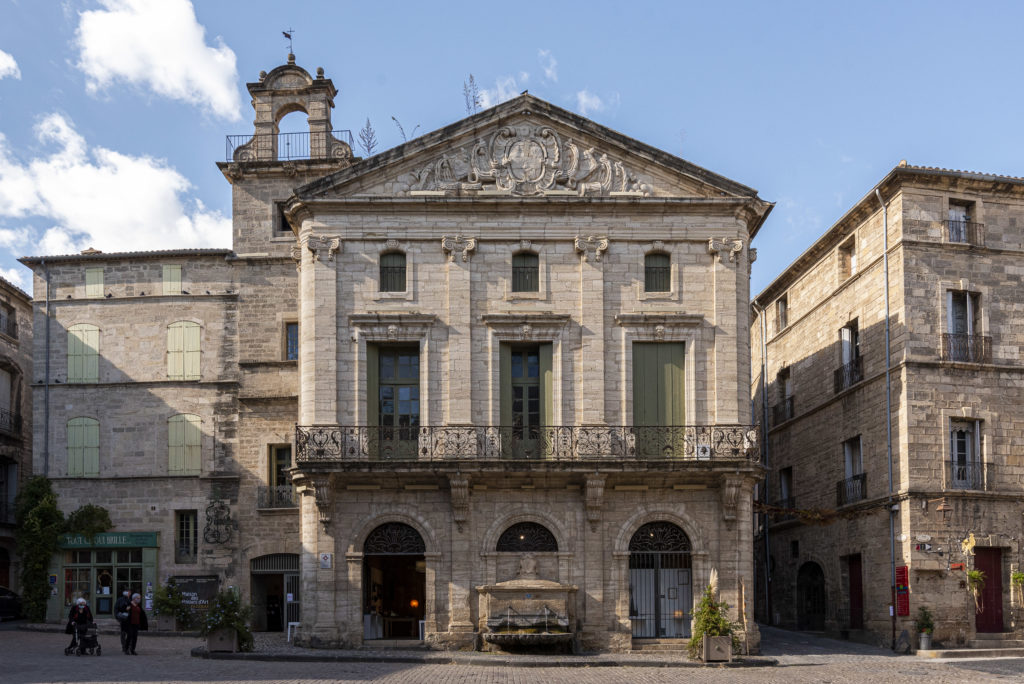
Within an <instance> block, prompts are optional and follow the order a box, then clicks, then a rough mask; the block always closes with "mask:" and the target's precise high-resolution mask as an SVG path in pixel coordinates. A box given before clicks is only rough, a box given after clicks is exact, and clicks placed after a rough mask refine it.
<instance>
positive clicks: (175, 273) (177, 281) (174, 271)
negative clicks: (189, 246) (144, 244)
mask: <svg viewBox="0 0 1024 684" xmlns="http://www.w3.org/2000/svg"><path fill="white" fill-rule="evenodd" d="M164 294H165V295H176V294H181V266H164Z"/></svg>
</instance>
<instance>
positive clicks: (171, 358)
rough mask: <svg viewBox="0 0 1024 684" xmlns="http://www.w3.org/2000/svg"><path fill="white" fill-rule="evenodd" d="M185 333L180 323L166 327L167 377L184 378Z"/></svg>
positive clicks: (173, 378)
mask: <svg viewBox="0 0 1024 684" xmlns="http://www.w3.org/2000/svg"><path fill="white" fill-rule="evenodd" d="M184 352H185V331H184V325H183V322H182V321H178V322H177V323H171V324H170V325H169V326H167V377H168V378H170V379H171V380H183V379H184V378H185V353H184Z"/></svg>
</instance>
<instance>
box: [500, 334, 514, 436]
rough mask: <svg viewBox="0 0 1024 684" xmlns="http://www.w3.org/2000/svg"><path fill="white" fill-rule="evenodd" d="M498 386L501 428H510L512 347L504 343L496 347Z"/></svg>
mask: <svg viewBox="0 0 1024 684" xmlns="http://www.w3.org/2000/svg"><path fill="white" fill-rule="evenodd" d="M498 357H499V359H498V386H499V390H500V392H501V396H500V403H501V413H500V418H501V426H502V427H511V426H512V347H510V346H509V345H507V344H505V343H504V342H503V343H501V345H500V346H499V347H498Z"/></svg>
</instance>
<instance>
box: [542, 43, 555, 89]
mask: <svg viewBox="0 0 1024 684" xmlns="http://www.w3.org/2000/svg"><path fill="white" fill-rule="evenodd" d="M537 59H538V60H540V65H541V68H542V69H544V78H546V79H548V80H549V81H552V82H554V83H557V82H558V60H557V59H555V57H554V55H552V54H551V50H543V49H541V50H537Z"/></svg>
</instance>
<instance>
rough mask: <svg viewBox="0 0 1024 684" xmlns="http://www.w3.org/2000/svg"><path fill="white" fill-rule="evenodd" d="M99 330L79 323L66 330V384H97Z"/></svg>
mask: <svg viewBox="0 0 1024 684" xmlns="http://www.w3.org/2000/svg"><path fill="white" fill-rule="evenodd" d="M99 348H100V330H99V328H97V327H96V326H94V325H89V324H88V323H80V324H78V325H73V326H71V327H70V328H68V382H98V381H99V378H100V367H99Z"/></svg>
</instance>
